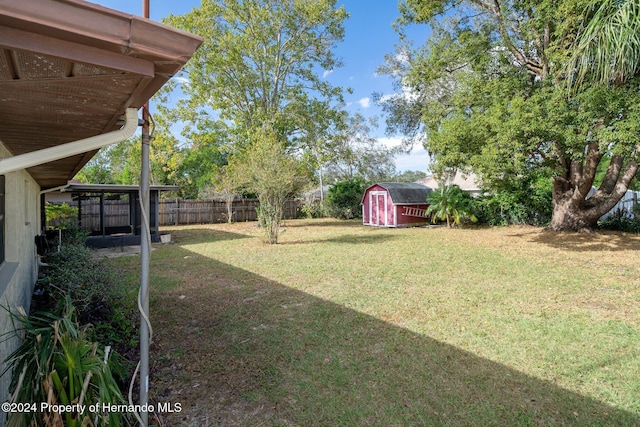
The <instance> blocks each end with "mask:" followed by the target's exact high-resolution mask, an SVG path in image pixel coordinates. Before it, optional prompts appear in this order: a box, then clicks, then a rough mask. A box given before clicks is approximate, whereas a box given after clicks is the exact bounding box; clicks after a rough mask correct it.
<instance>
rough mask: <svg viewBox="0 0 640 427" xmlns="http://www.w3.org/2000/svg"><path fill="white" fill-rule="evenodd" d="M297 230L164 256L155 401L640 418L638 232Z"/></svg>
mask: <svg viewBox="0 0 640 427" xmlns="http://www.w3.org/2000/svg"><path fill="white" fill-rule="evenodd" d="M286 225H287V226H286V229H285V231H284V233H283V234H282V235H281V237H280V239H279V242H280V244H278V245H275V246H273V245H271V246H270V245H264V244H262V243H261V240H260V235H259V230H258V229H257V228H256V227H255V224H252V223H250V224H224V225H209V226H191V227H183V228H174V229H172V233H173V237H174V241H175V244H172V245H165V246H158V247H157V250H156V251H155V252H154V253H153V255H152V276H151V298H152V307H151V310H152V321H153V322H154V328H155V330H156V333H157V339H156V340H157V341H156V346H155V347H154V349H152V356H154V355H155V356H154V357H155V358H156V359H157V360H158V361H159V362H158V365H157V366H156V368H155V369H156V372H157V373H156V379H155V384H152V390H153V389H154V387H155V392H156V393H157V395H158V396H161V395H162V396H164V397H162V398H160V397H158V398H159V399H165V400H166V399H173V400H175V399H182V400H184V401H185V402H189V405H186V404H185V403H183V407H188V408H189V411H191V412H190V413H189V417H190V418H189V420H190V422H191V421H193V420H201V421H202V420H206V421H207V422H210V421H213V422H214V423H220V424H225V425H272V426H278V425H322V426H325V425H332V426H333V425H345V426H351V425H362V426H365V425H366V426H368V425H380V426H392V425H483V426H484V425H496V426H503V425H522V426H529V425H577V426H582V425H589V426H597V425H602V426H609V425H640V347H639V346H638V343H639V338H640V333H639V331H640V329H639V327H640V315H639V314H640V309H639V307H640V304H639V303H640V294H639V293H638V290H639V289H640V263H638V256H637V255H638V252H637V249H636V248H638V247H640V246H638V245H640V238H639V237H638V236H632V235H621V234H609V235H577V234H576V235H574V234H562V235H554V234H548V233H543V232H541V231H540V230H539V229H534V228H504V229H469V230H446V229H442V228H436V229H434V228H418V229H378V228H370V227H363V226H362V225H360V224H359V223H358V222H337V221H331V220H313V221H302V220H300V221H287V224H286ZM113 262H114V263H117V264H118V265H119V266H120V267H121V268H125V269H130V271H131V272H132V274H135V273H136V268H137V263H138V262H139V259H135V258H132V259H120V260H116V261H113ZM194 384H197V386H195V387H194ZM169 390H175V391H174V392H173V394H172V393H171V392H169ZM163 393H164V394H163ZM180 416H181V417H182V418H176V419H175V420H174V421H173V422H174V423H175V422H177V421H176V420H184V419H185V418H184V416H185V414H184V413H183V414H180ZM168 417H169V419H170V420H171V416H170V415H168ZM204 424H205V422H204V421H202V425H204Z"/></svg>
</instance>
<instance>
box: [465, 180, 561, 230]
mask: <svg viewBox="0 0 640 427" xmlns="http://www.w3.org/2000/svg"><path fill="white" fill-rule="evenodd" d="M477 207H478V217H479V220H480V222H483V223H487V224H489V225H510V224H530V225H546V224H548V223H549V221H551V213H552V211H553V203H552V201H551V183H550V181H549V180H546V179H540V180H538V181H537V182H535V183H534V184H532V185H523V188H521V189H510V190H501V191H498V192H496V193H494V194H491V195H487V196H481V197H480V198H478V200H477Z"/></svg>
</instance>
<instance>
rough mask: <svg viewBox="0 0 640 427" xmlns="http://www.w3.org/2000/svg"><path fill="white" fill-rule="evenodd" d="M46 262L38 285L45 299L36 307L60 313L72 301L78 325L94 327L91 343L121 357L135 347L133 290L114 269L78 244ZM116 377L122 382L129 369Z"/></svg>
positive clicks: (67, 245)
mask: <svg viewBox="0 0 640 427" xmlns="http://www.w3.org/2000/svg"><path fill="white" fill-rule="evenodd" d="M45 261H46V262H47V263H48V264H49V266H50V267H49V268H48V269H47V270H48V271H47V272H46V274H45V275H44V277H43V278H42V279H40V280H39V281H38V283H37V285H36V292H37V293H38V294H40V293H41V294H43V295H42V298H41V300H40V301H34V307H37V308H38V309H39V310H41V311H45V310H46V311H50V312H53V313H61V312H62V310H63V309H64V306H65V304H66V300H67V299H69V300H70V301H71V304H72V305H73V306H74V307H75V309H76V310H77V318H78V321H79V323H80V324H82V325H85V324H91V325H93V327H92V328H91V329H90V330H88V334H89V337H90V339H92V340H94V341H98V342H101V343H103V344H108V345H112V346H114V347H115V348H116V349H117V350H118V352H119V353H126V352H129V351H130V350H129V349H130V348H132V347H135V346H136V344H137V340H138V337H137V331H136V323H135V322H132V321H131V320H132V319H133V318H134V317H135V306H133V305H132V304H131V303H125V301H128V300H129V299H128V298H126V296H127V292H129V291H130V290H129V289H128V287H127V286H126V284H125V283H121V281H120V280H119V279H118V276H117V273H116V272H115V271H114V270H113V269H111V268H107V267H106V266H105V265H104V263H103V262H101V261H99V260H94V259H92V258H91V251H90V250H89V249H88V248H87V247H85V246H84V245H79V244H75V245H70V244H65V245H63V246H62V247H61V248H60V252H54V253H50V254H48V255H47V257H46V258H45ZM116 357H117V356H116ZM115 373H116V374H117V376H118V378H120V379H121V380H123V381H124V380H125V379H126V377H127V375H128V374H127V372H126V369H124V370H119V371H117V372H115Z"/></svg>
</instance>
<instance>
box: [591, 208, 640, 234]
mask: <svg viewBox="0 0 640 427" xmlns="http://www.w3.org/2000/svg"><path fill="white" fill-rule="evenodd" d="M636 206H640V205H636ZM635 210H636V209H635V207H634V216H633V217H629V216H627V215H626V213H625V211H624V209H618V210H616V211H614V212H613V213H612V214H611V215H609V216H608V217H606V218H604V219H601V220H600V221H598V226H599V227H600V228H602V229H603V230H615V231H625V232H628V233H640V216H638V215H637V213H635Z"/></svg>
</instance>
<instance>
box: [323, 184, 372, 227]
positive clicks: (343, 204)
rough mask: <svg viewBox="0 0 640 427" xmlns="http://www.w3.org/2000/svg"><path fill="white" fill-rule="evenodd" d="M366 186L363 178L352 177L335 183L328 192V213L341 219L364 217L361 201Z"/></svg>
mask: <svg viewBox="0 0 640 427" xmlns="http://www.w3.org/2000/svg"><path fill="white" fill-rule="evenodd" d="M366 188H367V186H366V184H365V182H364V180H363V179H361V178H352V179H350V180H346V181H341V182H338V183H336V184H334V185H333V186H332V187H331V188H329V191H328V192H327V205H326V207H327V213H328V214H329V215H330V216H332V217H334V218H340V219H352V218H362V208H361V205H360V203H361V202H362V195H363V194H364V191H365V190H366Z"/></svg>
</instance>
